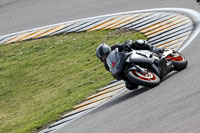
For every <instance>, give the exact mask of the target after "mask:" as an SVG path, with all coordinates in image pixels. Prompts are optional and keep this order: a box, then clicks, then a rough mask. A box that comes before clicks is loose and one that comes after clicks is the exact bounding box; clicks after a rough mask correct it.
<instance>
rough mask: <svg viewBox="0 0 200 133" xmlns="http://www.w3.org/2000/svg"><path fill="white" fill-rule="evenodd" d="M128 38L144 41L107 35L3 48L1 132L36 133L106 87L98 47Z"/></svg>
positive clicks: (100, 33) (132, 35) (98, 33)
mask: <svg viewBox="0 0 200 133" xmlns="http://www.w3.org/2000/svg"><path fill="white" fill-rule="evenodd" d="M127 39H133V40H135V39H145V36H144V35H143V34H141V33H136V32H132V31H131V32H130V31H129V32H127V31H114V30H112V31H111V30H103V31H92V32H87V33H70V34H65V35H58V36H53V37H47V38H44V39H39V40H32V41H25V42H20V43H13V44H8V45H1V46H0V132H1V133H27V132H32V131H35V130H37V129H38V128H41V127H42V126H43V125H47V124H49V123H51V122H53V121H55V120H57V119H59V118H60V116H61V115H62V114H63V113H64V112H67V111H69V110H71V109H72V108H73V107H74V105H76V104H78V103H80V102H81V101H82V100H84V99H85V98H86V97H88V96H89V95H91V94H93V93H95V92H96V91H97V90H98V89H99V88H100V87H103V86H105V85H106V84H108V83H109V82H110V81H112V80H113V79H112V76H111V75H110V74H109V73H108V72H106V70H105V68H104V66H103V64H102V63H100V61H99V60H98V59H97V58H96V55H95V51H96V47H97V46H98V45H99V44H100V43H101V42H102V41H104V42H105V43H107V44H114V43H116V42H121V43H122V42H124V41H125V40H127Z"/></svg>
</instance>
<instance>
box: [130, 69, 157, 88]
mask: <svg viewBox="0 0 200 133" xmlns="http://www.w3.org/2000/svg"><path fill="white" fill-rule="evenodd" d="M127 78H128V79H129V80H130V81H131V82H133V83H137V84H139V85H142V86H146V87H155V86H157V85H158V84H159V83H160V78H159V77H158V75H156V74H155V73H153V72H150V71H148V73H147V74H143V73H141V72H138V71H136V70H131V71H129V72H128V74H127Z"/></svg>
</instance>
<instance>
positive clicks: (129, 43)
mask: <svg viewBox="0 0 200 133" xmlns="http://www.w3.org/2000/svg"><path fill="white" fill-rule="evenodd" d="M132 44H133V41H132V40H127V41H126V42H125V43H124V50H126V51H129V50H131V45H132Z"/></svg>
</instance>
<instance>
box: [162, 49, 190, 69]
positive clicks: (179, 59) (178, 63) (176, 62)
mask: <svg viewBox="0 0 200 133" xmlns="http://www.w3.org/2000/svg"><path fill="white" fill-rule="evenodd" d="M166 59H168V60H171V62H172V64H173V66H174V68H173V70H175V71H181V70H183V69H185V68H186V67H187V64H188V61H187V59H186V58H185V57H184V56H183V55H182V54H181V53H178V52H176V56H172V55H169V56H167V57H166Z"/></svg>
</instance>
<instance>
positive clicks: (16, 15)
mask: <svg viewBox="0 0 200 133" xmlns="http://www.w3.org/2000/svg"><path fill="white" fill-rule="evenodd" d="M162 7H177V8H190V9H194V10H196V11H199V12H200V5H198V4H197V3H196V0H176V1H175V0H164V1H161V0H151V1H150V0H138V1H136V0H123V1H122V0H109V1H108V0H101V1H98V0H84V1H83V0H76V1H72V0H57V1H55V0H1V1H0V17H1V21H0V35H4V34H8V33H13V32H18V31H22V30H27V29H31V28H36V27H40V26H45V25H49V24H54V23H59V22H65V21H69V20H75V19H81V18H85V17H92V16H98V15H104V14H111V13H117V12H125V11H133V10H141V9H150V8H162ZM199 44H200V39H199V36H197V37H196V38H195V40H193V42H192V44H190V45H189V46H188V47H187V48H186V49H185V50H184V51H183V54H184V55H185V56H186V57H187V59H188V61H189V65H188V68H187V69H185V70H183V71H181V72H176V73H172V74H170V75H169V76H168V77H167V78H166V79H165V80H164V81H163V82H162V83H161V84H160V85H159V86H157V87H155V88H152V89H149V88H142V89H140V90H137V91H133V92H131V91H128V90H127V91H125V92H124V93H122V94H121V95H119V96H118V97H115V98H114V99H113V100H111V101H110V102H108V103H106V104H105V105H103V106H101V107H99V108H97V109H96V110H94V111H92V112H90V113H89V114H87V115H86V116H84V117H82V118H80V119H78V120H76V121H73V122H72V123H70V124H69V125H67V126H66V127H64V128H61V129H59V130H57V131H56V132H58V133H179V132H180V133H199V132H200V126H199V125H200V119H199V118H200V83H199V81H200V79H199V75H200V67H199V66H200V62H199V61H200V59H199V58H200V53H199V51H200V46H199Z"/></svg>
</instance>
